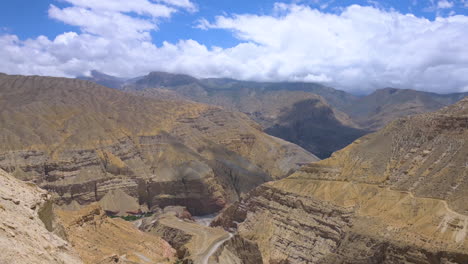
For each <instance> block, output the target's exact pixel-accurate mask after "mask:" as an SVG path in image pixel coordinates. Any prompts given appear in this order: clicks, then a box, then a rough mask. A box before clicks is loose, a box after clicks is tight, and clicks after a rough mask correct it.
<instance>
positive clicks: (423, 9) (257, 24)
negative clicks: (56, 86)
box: [0, 0, 468, 93]
mask: <svg viewBox="0 0 468 264" xmlns="http://www.w3.org/2000/svg"><path fill="white" fill-rule="evenodd" d="M0 47H1V49H0V72H4V73H8V74H24V75H47V76H65V77H75V76H81V75H88V74H89V73H90V71H91V70H98V71H101V72H104V73H107V74H110V75H115V76H119V77H136V76H141V75H145V74H147V73H148V72H151V71H167V72H174V73H185V74H190V75H193V76H196V77H200V78H204V77H228V78H234V79H241V80H255V81H293V82H296V81H298V82H318V83H323V84H325V85H329V86H332V87H335V88H338V89H342V90H346V91H349V92H355V93H366V92H371V91H373V90H375V89H378V88H384V87H396V88H409V89H417V90H423V91H431V92H438V93H450V92H468V0H409V1H397V0H385V1H372V0H366V1H352V0H344V1H337V0H287V1H286V0H283V1H281V0H277V1H269V0H258V1H252V0H237V1H222V0H132V1H128V0H99V1H96V0H14V1H13V0H7V1H2V2H1V3H0Z"/></svg>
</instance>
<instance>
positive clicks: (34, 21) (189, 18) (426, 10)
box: [0, 0, 468, 48]
mask: <svg viewBox="0 0 468 264" xmlns="http://www.w3.org/2000/svg"><path fill="white" fill-rule="evenodd" d="M276 2H279V1H271V0H256V1H252V0H236V1H218V0H201V1H196V3H195V4H196V6H197V9H198V10H197V12H187V11H182V12H178V13H176V14H174V16H173V17H171V18H169V19H162V21H161V23H160V25H159V30H157V31H154V32H153V33H152V36H153V40H154V42H155V43H156V44H158V45H160V44H161V43H162V41H169V42H177V41H178V40H180V39H194V40H197V41H199V42H203V43H204V44H206V45H208V46H212V45H216V46H221V47H224V48H227V47H231V46H234V45H236V44H238V43H239V40H237V39H236V38H235V37H234V36H233V35H232V34H231V33H230V32H225V31H223V30H213V31H210V32H207V31H204V30H200V29H197V28H195V27H194V26H195V25H196V24H197V21H198V20H199V19H200V18H207V19H211V18H213V17H215V16H218V15H222V14H243V13H250V14H269V13H271V12H272V10H273V7H274V3H276ZM290 2H292V3H302V4H307V5H309V6H311V7H314V8H319V9H320V8H323V9H321V10H324V11H326V12H337V11H338V10H339V9H340V8H342V7H346V6H349V5H353V4H358V5H371V6H378V7H380V8H384V9H396V10H398V11H399V12H401V13H412V14H414V15H416V16H418V17H425V18H427V19H430V20H434V19H435V18H436V17H437V15H440V16H447V15H449V14H450V12H455V13H456V14H463V15H468V7H465V6H464V5H463V2H461V1H451V2H453V3H454V7H453V8H450V9H448V10H447V9H437V8H436V7H437V2H434V1H429V0H419V1H398V0H387V1H365V0H362V1H354V0H342V1H320V2H319V1H290ZM457 2H458V3H457ZM51 4H53V5H56V6H58V7H66V6H69V4H67V3H65V2H63V1H60V0H14V1H3V2H2V3H1V4H0V5H1V8H0V27H2V33H13V34H16V35H18V36H19V37H20V38H22V39H26V38H35V37H37V36H39V35H45V36H47V37H49V38H53V37H55V36H56V35H59V34H61V33H63V32H67V31H78V30H79V28H78V27H74V26H70V25H66V24H64V23H62V22H60V21H56V20H53V19H50V18H49V16H48V12H47V11H48V9H49V6H50V5H51ZM324 4H326V5H327V7H326V8H324V6H323V5H324Z"/></svg>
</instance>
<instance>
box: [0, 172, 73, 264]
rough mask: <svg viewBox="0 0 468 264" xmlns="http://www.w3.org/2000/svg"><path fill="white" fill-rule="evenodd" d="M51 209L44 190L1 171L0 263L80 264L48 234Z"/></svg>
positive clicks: (66, 245) (63, 242)
mask: <svg viewBox="0 0 468 264" xmlns="http://www.w3.org/2000/svg"><path fill="white" fill-rule="evenodd" d="M51 207H52V203H51V200H50V195H49V194H48V193H47V192H46V191H44V190H41V189H39V188H38V187H36V186H35V185H34V184H31V183H25V182H22V181H19V180H18V179H16V178H14V177H13V176H11V175H9V174H7V173H5V172H4V171H3V170H0V252H1V253H0V255H1V257H0V263H5V264H10V263H31V264H42V263H56V264H62V263H70V264H72V263H77V264H78V263H82V261H81V259H80V258H79V256H78V254H77V253H76V252H75V251H74V250H73V248H72V247H71V246H70V244H69V243H68V242H67V241H66V240H64V239H63V238H61V237H60V236H58V235H56V234H54V233H53V232H51V231H52V229H53V225H52V222H53V221H52V220H53V218H54V216H53V215H52V214H51ZM48 229H49V230H48Z"/></svg>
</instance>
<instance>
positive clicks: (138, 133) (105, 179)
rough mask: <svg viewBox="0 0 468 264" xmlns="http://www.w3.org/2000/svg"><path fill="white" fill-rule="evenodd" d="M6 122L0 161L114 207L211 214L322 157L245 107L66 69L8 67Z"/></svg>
mask: <svg viewBox="0 0 468 264" xmlns="http://www.w3.org/2000/svg"><path fill="white" fill-rule="evenodd" d="M0 127H1V128H0V131H1V135H2V136H1V137H0V168H3V169H5V170H6V171H8V172H10V173H11V174H13V175H14V176H15V177H17V178H20V179H23V180H29V181H33V182H35V183H37V184H38V185H39V186H41V187H43V188H45V189H47V190H50V191H53V192H55V193H57V194H58V195H59V197H60V199H59V201H58V202H59V203H60V204H61V205H67V204H71V203H72V202H73V203H74V204H75V205H76V203H79V204H81V205H84V204H89V203H92V202H95V201H101V200H103V199H104V202H102V203H101V204H102V206H104V209H105V210H109V211H120V212H126V211H129V210H131V211H134V210H139V209H141V210H153V209H155V208H157V207H165V206H168V205H183V206H186V207H187V208H188V209H189V210H190V212H191V213H192V214H194V215H203V214H208V213H212V212H215V211H218V210H220V209H221V208H223V207H224V206H225V205H226V204H228V203H230V202H233V201H236V200H238V199H239V197H240V196H241V195H243V194H245V193H247V192H248V191H249V190H251V189H252V188H254V187H256V186H258V185H260V184H262V183H264V182H266V181H269V180H272V179H279V178H282V177H284V176H286V175H288V174H290V173H292V172H293V171H295V170H296V169H297V168H299V167H300V166H301V165H303V164H305V163H309V162H312V161H315V160H317V158H316V157H315V156H313V155H312V154H310V153H308V152H307V151H305V150H303V149H301V148H300V147H298V146H296V145H293V144H291V143H288V142H285V141H283V140H281V139H278V138H274V137H271V136H268V135H266V134H264V133H263V132H262V131H261V130H260V127H259V126H258V125H257V124H256V123H254V122H252V121H251V120H250V119H249V118H248V117H246V116H245V115H243V114H240V113H234V112H229V111H226V110H223V109H221V108H219V107H213V106H208V105H203V104H198V103H193V102H188V101H187V102H175V101H167V100H157V99H150V98H143V97H140V96H133V95H129V94H126V93H123V92H120V91H117V90H114V89H109V88H105V87H102V86H99V85H96V84H93V83H91V82H88V81H82V80H72V79H65V78H48V77H38V76H29V77H26V76H9V75H4V76H1V77H0ZM117 190H119V191H117ZM106 195H107V196H106ZM109 196H111V197H112V199H110V198H109ZM106 197H107V198H106ZM113 199H116V200H118V201H119V202H118V203H114V204H112V203H109V202H106V201H109V200H113ZM116 205H117V207H116ZM119 205H122V206H121V207H120V208H118V206H119Z"/></svg>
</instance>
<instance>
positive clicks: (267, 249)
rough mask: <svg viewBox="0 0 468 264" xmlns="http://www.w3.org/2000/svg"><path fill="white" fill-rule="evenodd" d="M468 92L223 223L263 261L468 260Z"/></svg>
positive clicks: (261, 193)
mask: <svg viewBox="0 0 468 264" xmlns="http://www.w3.org/2000/svg"><path fill="white" fill-rule="evenodd" d="M467 157H468V98H465V99H464V100H462V101H460V102H459V103H457V104H455V105H453V106H450V107H446V108H443V109H441V110H440V111H438V112H435V113H431V114H422V115H417V116H412V117H408V118H404V119H399V120H397V121H394V122H392V123H391V124H389V125H388V126H386V127H385V128H384V129H382V130H381V131H379V132H377V133H374V134H370V135H368V136H365V137H363V138H361V139H359V140H357V141H355V142H354V143H353V144H351V145H350V146H348V147H346V148H344V149H343V150H341V151H339V152H337V153H335V154H334V155H333V156H332V157H331V158H329V159H327V160H323V161H320V162H318V163H315V164H310V165H308V166H305V167H304V168H303V169H301V171H298V172H296V173H294V174H293V175H291V176H290V177H288V178H286V179H283V180H279V181H276V182H271V183H267V184H264V185H262V186H260V187H258V188H257V189H255V190H254V191H252V192H250V193H249V195H248V197H246V198H245V199H243V200H242V201H241V202H239V203H236V204H234V205H233V206H232V207H229V208H227V209H226V210H225V211H224V213H223V214H222V215H221V216H220V217H219V218H218V219H216V221H215V222H214V223H213V224H214V225H221V226H224V227H225V228H230V229H237V230H238V232H239V234H240V235H241V236H242V237H244V238H247V239H249V240H252V241H254V242H256V243H258V246H259V248H260V251H261V252H262V257H263V262H264V263H468V237H467V235H468V202H467V201H468V200H467V199H468V167H467V164H468V160H467Z"/></svg>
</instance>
